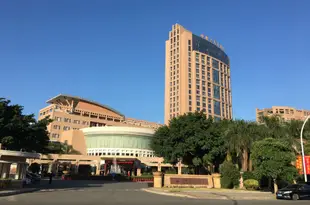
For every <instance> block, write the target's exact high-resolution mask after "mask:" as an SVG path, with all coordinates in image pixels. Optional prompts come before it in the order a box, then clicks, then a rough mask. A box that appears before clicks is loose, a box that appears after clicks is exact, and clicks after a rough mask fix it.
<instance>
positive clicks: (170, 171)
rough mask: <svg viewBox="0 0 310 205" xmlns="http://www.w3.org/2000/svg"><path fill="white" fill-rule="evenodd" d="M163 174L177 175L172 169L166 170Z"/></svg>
mask: <svg viewBox="0 0 310 205" xmlns="http://www.w3.org/2000/svg"><path fill="white" fill-rule="evenodd" d="M165 174H177V171H176V170H175V169H174V168H172V169H167V170H166V171H165Z"/></svg>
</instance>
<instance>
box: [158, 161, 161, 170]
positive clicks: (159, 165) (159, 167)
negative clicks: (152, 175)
mask: <svg viewBox="0 0 310 205" xmlns="http://www.w3.org/2000/svg"><path fill="white" fill-rule="evenodd" d="M157 171H158V172H161V162H158V165H157Z"/></svg>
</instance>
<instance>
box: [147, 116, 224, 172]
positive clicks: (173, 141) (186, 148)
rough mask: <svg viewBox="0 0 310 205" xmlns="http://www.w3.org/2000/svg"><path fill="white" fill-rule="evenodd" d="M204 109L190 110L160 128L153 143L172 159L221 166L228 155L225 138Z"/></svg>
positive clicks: (190, 164) (202, 165)
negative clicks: (200, 110) (198, 110)
mask: <svg viewBox="0 0 310 205" xmlns="http://www.w3.org/2000/svg"><path fill="white" fill-rule="evenodd" d="M219 124H220V123H214V122H213V119H211V118H209V119H208V118H207V117H206V115H204V114H203V113H198V112H195V113H188V114H184V115H182V116H180V117H178V118H174V119H172V120H171V121H170V124H169V126H163V127H161V128H159V129H158V130H157V131H156V133H155V135H154V137H153V138H152V143H151V147H152V149H153V150H154V151H155V153H156V154H157V155H158V156H162V157H164V158H165V160H166V161H167V162H169V163H172V164H176V163H177V162H178V161H179V160H182V163H184V164H187V165H189V166H193V167H196V168H199V167H204V166H209V165H212V166H213V165H214V166H218V165H219V164H220V163H221V162H222V161H223V160H224V158H225V154H226V149H225V141H224V138H223V136H221V134H220V131H219V129H217V128H219Z"/></svg>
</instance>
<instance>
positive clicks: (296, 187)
mask: <svg viewBox="0 0 310 205" xmlns="http://www.w3.org/2000/svg"><path fill="white" fill-rule="evenodd" d="M276 197H277V199H292V200H299V199H307V198H308V199H309V198H310V184H291V185H288V186H287V187H285V188H283V189H280V190H279V191H277V193H276Z"/></svg>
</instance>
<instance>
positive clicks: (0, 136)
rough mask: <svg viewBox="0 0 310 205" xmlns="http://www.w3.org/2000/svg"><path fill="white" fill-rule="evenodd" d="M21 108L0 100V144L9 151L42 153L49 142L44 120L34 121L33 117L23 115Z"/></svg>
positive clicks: (47, 122) (46, 120)
mask: <svg viewBox="0 0 310 205" xmlns="http://www.w3.org/2000/svg"><path fill="white" fill-rule="evenodd" d="M22 111H23V107H22V106H20V105H11V104H10V101H9V100H6V99H4V98H0V142H1V143H2V145H3V147H5V148H6V149H9V150H18V151H19V150H23V151H28V152H33V151H35V152H44V151H45V148H46V146H47V144H48V142H49V137H48V132H47V125H48V124H49V123H50V122H51V120H50V119H48V118H45V119H43V120H40V121H38V122H37V121H36V120H35V118H34V115H33V114H31V115H23V114H22Z"/></svg>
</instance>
